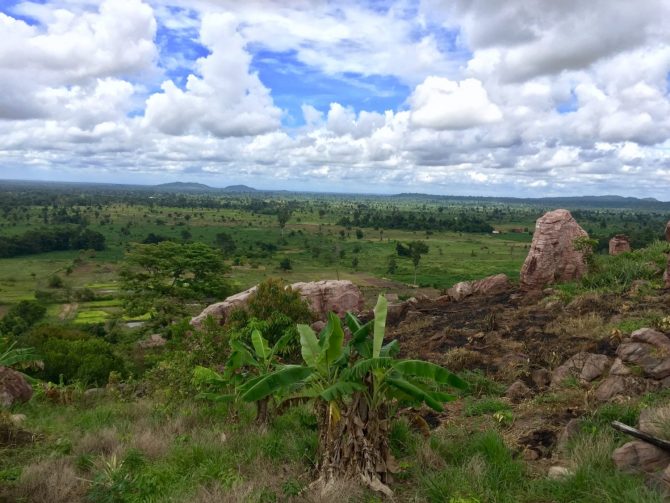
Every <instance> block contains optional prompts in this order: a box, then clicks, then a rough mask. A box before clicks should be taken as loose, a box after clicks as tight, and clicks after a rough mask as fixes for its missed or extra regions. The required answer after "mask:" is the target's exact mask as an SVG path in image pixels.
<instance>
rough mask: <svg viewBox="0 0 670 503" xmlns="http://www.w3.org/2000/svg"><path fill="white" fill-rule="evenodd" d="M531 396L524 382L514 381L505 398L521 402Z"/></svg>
mask: <svg viewBox="0 0 670 503" xmlns="http://www.w3.org/2000/svg"><path fill="white" fill-rule="evenodd" d="M531 395H532V392H531V390H530V388H529V387H528V386H526V384H525V383H524V382H523V381H514V382H513V383H512V384H511V385H510V387H509V388H507V391H506V392H505V396H506V397H507V398H509V399H510V400H511V401H513V402H520V401H521V400H524V399H525V398H528V397H529V396H531Z"/></svg>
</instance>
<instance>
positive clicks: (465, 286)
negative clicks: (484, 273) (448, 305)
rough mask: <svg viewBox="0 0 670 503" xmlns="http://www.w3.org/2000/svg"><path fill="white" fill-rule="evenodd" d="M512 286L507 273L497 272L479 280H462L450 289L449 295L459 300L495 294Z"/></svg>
mask: <svg viewBox="0 0 670 503" xmlns="http://www.w3.org/2000/svg"><path fill="white" fill-rule="evenodd" d="M511 288H512V283H510V281H509V278H508V277H507V275H506V274H496V275H494V276H489V277H487V278H484V279H480V280H477V281H461V282H460V283H456V284H455V285H454V286H452V287H451V288H450V289H449V290H447V295H448V296H449V297H451V298H452V299H453V300H456V301H459V300H462V299H464V298H466V297H469V296H471V295H495V294H498V293H503V292H506V291H508V290H510V289H511Z"/></svg>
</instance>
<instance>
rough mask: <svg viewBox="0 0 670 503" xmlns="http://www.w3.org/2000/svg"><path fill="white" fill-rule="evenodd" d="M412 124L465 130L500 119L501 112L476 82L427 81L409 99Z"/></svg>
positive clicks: (435, 78) (432, 127)
mask: <svg viewBox="0 0 670 503" xmlns="http://www.w3.org/2000/svg"><path fill="white" fill-rule="evenodd" d="M409 103H410V104H411V106H412V115H411V121H412V124H414V125H415V126H418V127H426V128H431V129H467V128H471V127H474V126H479V125H482V124H490V123H492V122H497V121H499V120H500V119H502V113H501V112H500V109H499V108H498V107H497V106H496V105H495V104H493V103H491V102H490V101H489V97H488V94H487V93H486V89H484V87H483V86H482V83H481V82H480V81H479V80H476V79H466V80H463V81H461V82H453V81H451V80H449V79H446V78H443V77H428V78H427V79H426V80H425V81H424V82H423V83H422V84H419V85H418V86H417V87H416V89H415V90H414V93H413V94H412V96H410V98H409Z"/></svg>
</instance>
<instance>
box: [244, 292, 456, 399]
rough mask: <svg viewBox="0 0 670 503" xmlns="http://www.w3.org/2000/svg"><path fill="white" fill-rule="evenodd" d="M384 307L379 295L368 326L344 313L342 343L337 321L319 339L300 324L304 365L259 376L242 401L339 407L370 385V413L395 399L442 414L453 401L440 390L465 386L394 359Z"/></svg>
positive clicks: (427, 367) (428, 367) (431, 368)
mask: <svg viewBox="0 0 670 503" xmlns="http://www.w3.org/2000/svg"><path fill="white" fill-rule="evenodd" d="M386 306H387V304H386V299H385V298H384V297H383V296H380V297H379V300H378V302H377V305H376V307H375V319H374V320H373V322H371V324H372V327H371V326H370V323H368V324H366V325H361V324H360V322H358V320H357V319H356V318H355V317H353V316H352V315H348V318H347V320H348V323H349V326H350V328H353V330H352V332H353V333H352V337H351V339H350V341H349V342H348V343H347V344H346V345H345V344H344V337H343V330H342V326H341V322H340V320H339V318H337V317H336V316H334V315H332V314H331V315H330V316H329V319H328V324H327V325H326V327H325V328H324V329H323V331H322V332H321V334H320V335H319V337H318V338H317V336H316V334H315V333H314V331H313V330H312V329H311V328H310V327H309V326H307V325H300V326H299V332H300V344H301V353H302V358H303V361H304V364H305V365H304V366H298V365H291V366H285V367H279V368H278V369H277V370H275V371H274V372H271V373H268V374H261V375H260V376H259V377H258V378H254V379H252V381H251V382H250V387H249V388H248V389H247V391H246V392H245V393H244V394H243V395H242V398H243V399H244V400H246V401H257V400H261V399H264V398H266V397H268V396H272V395H275V396H281V395H285V394H287V393H290V395H291V396H293V397H305V398H311V399H317V400H319V399H320V400H323V401H325V402H327V403H332V402H336V403H341V401H343V400H346V399H347V398H348V397H351V396H352V395H353V394H354V393H358V392H360V391H361V390H363V389H367V387H368V383H370V382H371V383H372V384H371V389H370V390H369V391H368V393H369V395H368V394H366V398H367V401H368V406H369V407H370V408H371V409H374V408H377V407H381V406H387V405H388V403H390V401H391V400H392V399H394V398H395V399H400V400H401V401H403V402H407V403H421V402H423V403H426V405H428V406H430V407H432V408H433V409H435V410H438V411H440V410H442V405H441V403H442V402H445V401H449V400H452V399H453V398H454V397H453V396H452V395H447V394H445V393H443V392H442V391H441V388H442V387H449V388H457V389H463V388H465V387H466V385H465V383H464V381H462V380H461V379H460V378H458V377H457V376H456V375H454V374H452V373H450V372H448V371H447V370H445V369H443V368H441V367H439V366H437V365H434V364H431V363H428V362H420V361H412V360H399V361H395V360H393V358H392V356H391V354H392V353H395V352H394V351H391V347H392V346H391V347H390V346H389V345H387V346H386V347H383V346H382V345H383V339H384V327H385V322H386ZM385 349H386V351H384V350H385ZM382 354H387V355H388V356H382Z"/></svg>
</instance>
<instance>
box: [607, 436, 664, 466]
mask: <svg viewBox="0 0 670 503" xmlns="http://www.w3.org/2000/svg"><path fill="white" fill-rule="evenodd" d="M612 461H614V464H615V465H616V466H617V468H619V470H623V471H626V472H638V471H643V472H645V473H654V472H657V471H659V470H663V469H665V468H666V467H667V466H668V463H670V454H668V453H667V452H665V451H663V450H661V449H659V448H658V447H655V446H653V445H651V444H648V443H647V442H642V441H641V440H634V441H633V442H628V443H627V444H624V445H622V446H621V447H619V448H618V449H616V450H615V451H614V452H613V453H612Z"/></svg>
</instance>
